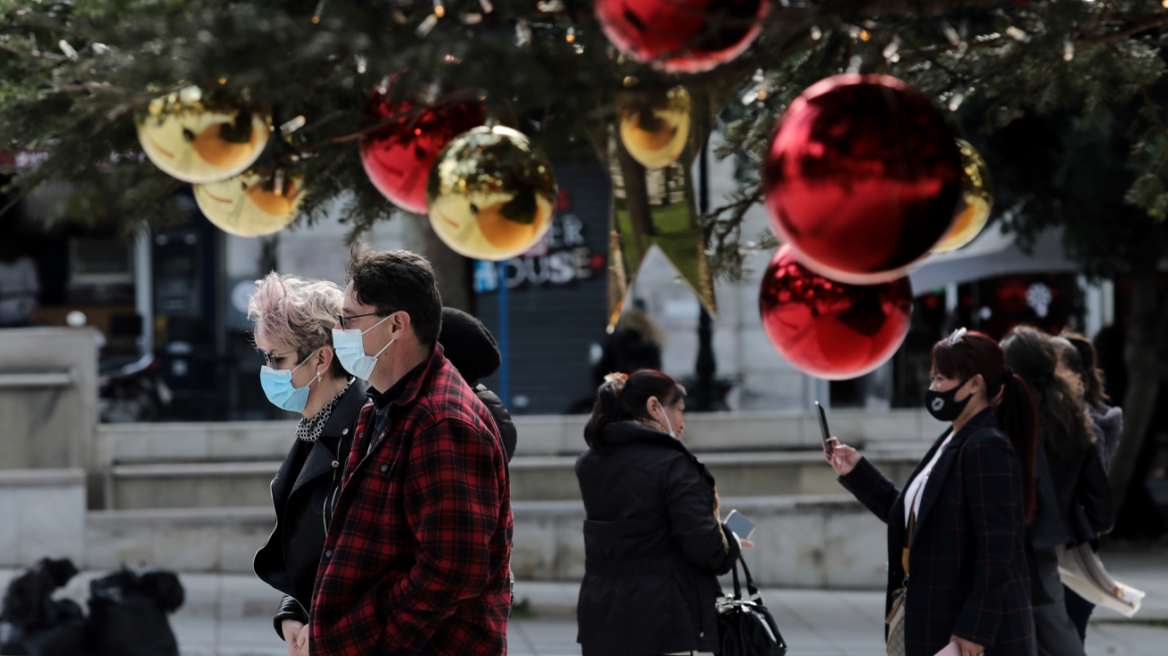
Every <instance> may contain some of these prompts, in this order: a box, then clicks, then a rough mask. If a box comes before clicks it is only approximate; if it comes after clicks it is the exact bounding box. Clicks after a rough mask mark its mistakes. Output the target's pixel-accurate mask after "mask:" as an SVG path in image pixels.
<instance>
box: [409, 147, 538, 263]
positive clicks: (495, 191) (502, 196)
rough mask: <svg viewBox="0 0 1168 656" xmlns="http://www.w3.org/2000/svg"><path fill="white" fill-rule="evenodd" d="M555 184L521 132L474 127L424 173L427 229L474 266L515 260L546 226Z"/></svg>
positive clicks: (442, 153)
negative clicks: (427, 175)
mask: <svg viewBox="0 0 1168 656" xmlns="http://www.w3.org/2000/svg"><path fill="white" fill-rule="evenodd" d="M556 193H557V190H556V177H555V173H554V172H553V171H552V165H551V163H550V162H549V161H548V159H547V156H546V155H544V154H543V153H542V152H540V151H538V150H536V149H535V148H534V147H533V146H532V145H531V142H530V141H528V139H527V137H525V136H523V134H522V133H520V132H517V131H515V130H512V129H511V128H505V127H502V126H495V127H479V128H475V129H473V130H470V131H468V132H464V133H462V134H461V135H459V136H458V137H456V138H455V139H454V141H452V142H450V143H449V144H448V145H447V146H446V147H445V148H444V149H442V152H441V153H439V154H438V159H437V160H435V161H434V165H433V166H432V167H431V168H430V178H429V180H428V181H427V183H426V203H427V205H428V206H429V208H430V225H431V226H433V228H434V232H436V233H437V234H438V237H439V238H441V239H442V241H444V242H446V245H447V246H449V247H450V248H451V249H453V250H454V251H455V252H456V253H458V254H460V255H465V256H466V257H472V258H475V259H478V260H493V261H499V260H506V259H508V258H512V257H515V256H517V255H521V254H522V253H524V252H526V251H527V250H528V249H530V248H531V247H532V246H533V245H534V244H535V243H536V242H537V241H539V240H540V239H542V238H543V236H544V234H545V233H547V231H548V228H549V227H550V226H551V223H552V213H553V212H554V210H555V203H556Z"/></svg>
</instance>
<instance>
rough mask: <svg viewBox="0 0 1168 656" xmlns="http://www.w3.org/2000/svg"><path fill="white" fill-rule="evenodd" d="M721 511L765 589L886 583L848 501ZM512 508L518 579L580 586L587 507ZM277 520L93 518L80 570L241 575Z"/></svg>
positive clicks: (251, 515) (265, 512)
mask: <svg viewBox="0 0 1168 656" xmlns="http://www.w3.org/2000/svg"><path fill="white" fill-rule="evenodd" d="M722 506H723V508H724V509H725V511H727V512H728V511H729V510H730V509H737V510H738V511H739V512H741V513H743V514H744V515H746V516H747V517H750V518H751V519H752V520H754V521H755V522H756V524H757V529H756V531H755V534H754V536H753V537H752V539H753V540H754V542H755V543H756V545H757V547H756V548H755V550H754V551H753V552H752V560H751V570H752V572H753V573H754V575H755V577H756V579H757V580H758V582H759V583H760V584H762V585H778V586H785V587H804V588H838V589H875V588H879V587H881V586H882V585H883V583H884V564H885V560H886V558H885V555H884V544H885V541H884V535H885V530H884V525H883V524H881V523H880V522H879V521H878V520H877V519H876V518H875V517H873V516H872V515H871V514H870V513H869V512H868V511H867V510H865V509H864V508H863V507H861V506H860V505H859V504H858V503H857V502H856V501H855V500H853V499H852V498H851V497H850V496H846V495H798V496H751V497H739V498H735V497H724V498H723V501H722ZM512 508H513V513H514V518H515V535H514V541H513V551H512V557H511V565H512V568H513V569H514V571H515V576H516V577H517V578H519V579H523V580H532V581H578V580H580V579H581V578H582V577H583V575H584V538H583V534H582V528H581V527H582V524H583V521H584V507H583V505H582V504H581V503H580V502H579V501H570V500H564V501H520V502H515V503H514V504H513V505H512ZM274 519H275V517H274V515H273V512H272V510H271V508H270V507H268V506H256V507H240V508H183V509H174V508H169V509H158V508H155V509H138V510H106V511H91V512H89V513H88V514H87V517H86V526H85V536H86V537H85V545H86V553H85V557H84V562H85V563H86V566H87V567H89V568H93V569H109V568H115V567H118V566H120V565H121V564H127V565H131V566H134V565H144V564H149V565H152V566H156V567H168V568H173V569H179V570H182V571H187V572H220V573H247V572H250V571H251V561H252V557H253V556H254V554H255V552H256V551H257V550H258V549H259V548H260V547H261V546H262V545H263V544H264V542H265V541H266V540H267V538H268V535H269V534H270V533H271V530H272V524H273V521H274ZM829 564H830V566H829Z"/></svg>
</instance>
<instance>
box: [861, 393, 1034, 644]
mask: <svg viewBox="0 0 1168 656" xmlns="http://www.w3.org/2000/svg"><path fill="white" fill-rule="evenodd" d="M947 435H948V431H946V432H945V433H943V434H942V435H941V437H939V438H938V439H937V441H936V442H935V443H934V444H933V446H932V448H930V449H929V452H928V453H927V454H926V455H925V457H924V458H923V459H922V460H921V462H920V464H918V465H917V468H916V470H915V471H914V472H913V477H914V478H915V477H916V476H917V474H919V473H920V470H921V468H922V467H924V466H925V465H926V464H928V462H929V460H930V459H932V457H933V454H934V453H935V452H936V450H937V448H938V447H939V446H940V444H941V442H942V441H944V438H945V437H946V436H947ZM839 480H840V482H841V483H842V484H843V485H844V487H846V488H847V489H848V490H849V491H851V492H852V494H854V495H856V498H857V499H859V500H860V502H861V503H863V504H864V505H865V506H867V508H868V509H869V510H871V511H872V512H873V513H875V514H876V516H877V517H879V518H880V519H881V520H882V521H884V522H885V523H886V524H888V593H889V595H888V597H889V598H888V605H887V606H886V608H885V611H886V612H887V611H888V610H889V609H890V606H891V598H892V592H893V591H894V590H896V589H898V588H900V587H901V586H902V585H903V582H904V581H905V573H904V568H903V567H902V566H901V550H902V549H903V547H904V543H905V537H906V531H905V525H904V504H905V503H906V501H905V498H904V493H903V492H902V491H901V490H898V489H897V488H896V485H894V484H893V482H892V481H890V480H888V478H886V477H885V476H883V475H882V474H881V473H880V471H879V470H877V469H876V467H875V466H873V465H872V463H871V462H869V461H868V460H867V459H863V460H861V461H860V463H859V464H858V465H856V468H855V469H853V470H852V471H851V472H850V473H849V474H848V475H847V476H841V477H840V479H839ZM910 480H911V479H910ZM910 549H911V551H910V554H909V571H910V573H911V574H910V577H909V578H908V591H907V597H906V604H907V607H906V613H905V651H906V654H907V656H933V654H935V653H936V652H938V651H940V650H941V649H942V648H943V647H945V645H946V644H948V642H949V636H950V635H956V636H958V637H960V638H964V639H966V640H970V641H972V642H974V643H977V644H979V645H981V646H983V647H985V648H986V649H987V653H989V654H993V656H1005V655H1009V656H1030V654H1031V651H1032V646H1033V645H1032V643H1033V641H1034V622H1033V620H1032V617H1031V610H1030V581H1029V576H1028V572H1027V564H1026V554H1025V506H1024V503H1023V493H1022V466H1021V464H1020V463H1019V460H1018V456H1017V454H1016V453H1015V452H1014V448H1013V446H1012V445H1011V444H1010V441H1009V440H1008V439H1006V436H1005V435H1003V434H1002V432H1001V431H1000V430H999V429H998V422H997V419H995V417H994V414H993V412H992V411H990V410H988V409H987V410H984V411H982V412H980V413H978V414H977V415H975V416H974V417H973V418H972V419H971V420H970V422H969V423H968V424H967V425H966V426H964V427H963V428H962V429H961V430H960V431H958V432H957V434H956V435H954V436H953V440H952V441H951V442H950V443H949V445H948V447H947V448H946V449H945V452H944V453H942V454H941V458H940V459H939V460H938V461H937V464H936V465H935V466H934V467H933V471H932V473H931V474H930V475H929V480H928V483H926V485H925V489H924V491H923V496H922V498H921V507H920V511H919V512H918V514H917V519H916V523H915V529H914V535H913V541H912V545H911V547H910Z"/></svg>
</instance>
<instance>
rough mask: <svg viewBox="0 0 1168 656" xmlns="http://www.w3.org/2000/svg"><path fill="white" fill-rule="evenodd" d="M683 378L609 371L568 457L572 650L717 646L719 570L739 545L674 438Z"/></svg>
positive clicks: (702, 474) (703, 649)
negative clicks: (576, 548)
mask: <svg viewBox="0 0 1168 656" xmlns="http://www.w3.org/2000/svg"><path fill="white" fill-rule="evenodd" d="M684 408H685V389H684V388H683V387H682V386H681V385H678V384H677V383H676V382H675V381H674V380H673V379H672V378H670V377H669V376H666V375H665V374H663V373H661V372H659V371H653V370H651V369H643V370H641V371H638V372H636V373H634V374H632V375H626V374H609V375H608V376H606V377H605V382H604V384H603V385H601V386H600V389H599V390H598V391H597V392H596V405H595V407H594V408H593V410H592V416H590V417H589V418H588V424H587V425H586V426H585V427H584V439H585V441H586V442H588V447H589V448H588V450H587V451H585V452H584V454H583V455H581V456H580V459H579V460H577V461H576V478H577V479H579V481H580V493H581V495H582V496H583V497H584V509H585V511H586V512H587V517H586V519H585V521H584V549H585V554H586V557H587V561H586V563H585V574H584V582H583V583H582V584H581V586H580V600H579V603H578V605H577V611H576V612H577V620H578V623H579V627H580V628H579V637H578V640H579V642H580V645H581V647H582V651H583V656H646V655H653V654H677V653H685V654H691V653H695V652H696V653H708V652H713V651H715V650H717V649H718V623H717V618H716V617H715V613H714V602H715V600H716V599H717V598H718V597H719V596H721V595H722V590H721V588H720V587H719V586H718V579H717V578H716V577H717V576H718V575H720V574H725V573H726V572H729V571H730V569H731V568H732V567H733V566H734V561H735V560H737V558H738V556H739V554H740V553H741V549H742V547H750V546H753V545H752V544H751V543H750V542H748V541H746V540H741V541H740V540H739V539H738V538H737V536H735V535H734V533H733V532H731V531H730V530H729V529H727V528H725V527H724V526H723V525H722V524H721V523H720V522H719V521H718V510H719V509H718V493H717V490H716V489H715V487H714V477H713V476H711V475H710V472H708V471H707V470H706V468H705V466H704V465H702V463H700V462H698V459H697V458H695V457H694V456H693V454H691V453H690V452H689V450H688V449H686V448H685V446H683V445H682V443H681V441H680V438H681V433H682V431H684V430H685V419H684V418H683V417H682V414H681V413H682V410H683V409H684Z"/></svg>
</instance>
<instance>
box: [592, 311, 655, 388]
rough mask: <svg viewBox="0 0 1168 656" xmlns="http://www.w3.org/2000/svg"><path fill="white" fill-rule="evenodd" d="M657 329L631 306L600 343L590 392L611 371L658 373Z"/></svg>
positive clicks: (647, 317)
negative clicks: (598, 356) (599, 351)
mask: <svg viewBox="0 0 1168 656" xmlns="http://www.w3.org/2000/svg"><path fill="white" fill-rule="evenodd" d="M663 342H664V340H663V338H662V336H661V329H659V328H658V327H657V324H655V323H653V320H652V319H650V318H649V315H647V314H645V312H644V310H642V309H641V308H639V307H636V306H635V305H634V306H633V307H631V308H629V309H628V310H626V311H625V313H624V315H623V316H622V317H621V320H620V323H619V324H617V328H616V330H615V331H613V333H612V334H611V335H609V336H608V339H607V340H606V341H605V342H604V346H603V350H602V352H601V355H600V361H598V362H597V363H596V364H594V365H593V366H592V388H593V389H596V388H598V387H600V385H601V384H602V383H603V382H604V376H605V375H606V374H608V373H610V372H613V371H620V372H624V373H626V374H634V373H636V372H638V371H640V370H642V369H653V370H660V369H661V345H662V343H663Z"/></svg>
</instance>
